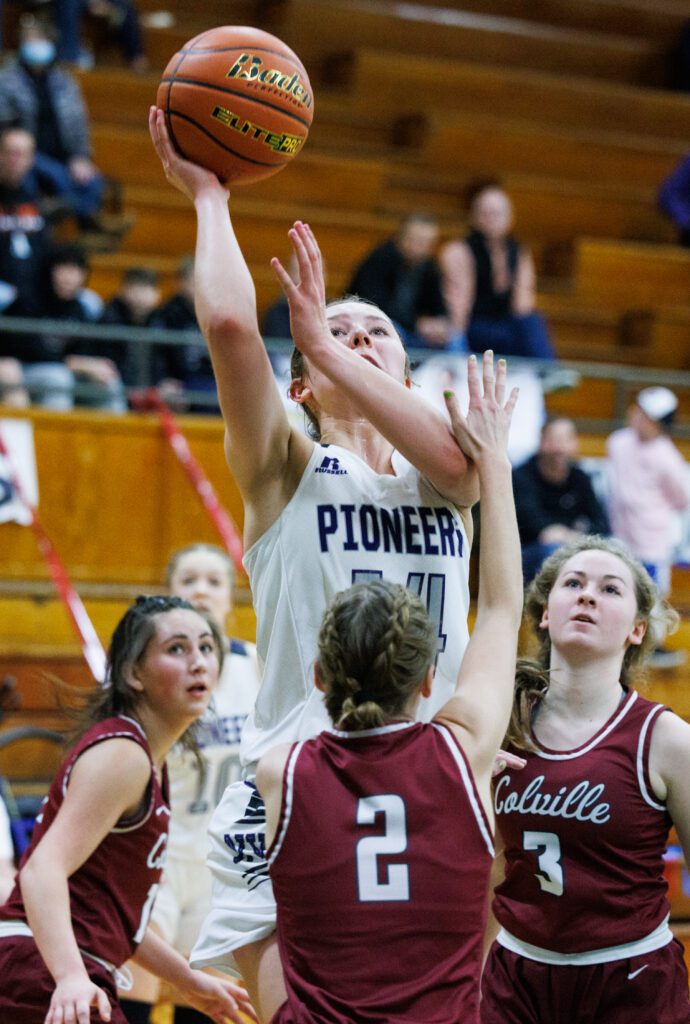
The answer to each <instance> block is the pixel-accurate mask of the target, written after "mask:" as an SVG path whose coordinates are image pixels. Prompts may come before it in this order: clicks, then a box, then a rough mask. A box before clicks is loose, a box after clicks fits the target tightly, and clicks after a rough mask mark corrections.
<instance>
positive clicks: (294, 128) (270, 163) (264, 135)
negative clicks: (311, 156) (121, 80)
mask: <svg viewBox="0 0 690 1024" xmlns="http://www.w3.org/2000/svg"><path fill="white" fill-rule="evenodd" d="M156 104H157V106H158V107H160V108H161V110H163V111H164V112H165V119H166V123H167V126H168V131H169V133H170V137H171V140H172V142H173V144H174V145H175V147H176V149H177V150H178V152H179V153H181V154H182V156H184V157H186V158H187V159H188V160H192V161H193V162H194V163H197V164H201V165H202V166H203V167H206V168H207V169H208V170H209V171H213V172H214V173H215V174H217V175H218V177H219V178H220V179H221V181H223V182H226V183H233V184H250V183H252V182H255V181H261V180H262V179H263V178H268V177H269V176H270V175H272V174H275V173H276V172H277V171H279V170H280V169H281V168H282V167H285V165H286V164H287V163H289V162H290V161H291V160H292V159H293V158H294V157H295V156H296V155H297V154H298V153H299V151H300V150H301V148H302V146H303V145H304V143H305V140H306V138H307V135H308V133H309V127H310V125H311V122H312V117H313V115H314V97H313V94H312V90H311V85H310V84H309V78H308V76H307V72H306V71H305V70H304V67H303V65H302V62H301V61H300V60H299V58H298V57H297V56H296V55H295V54H294V53H293V52H292V50H291V49H290V48H289V47H288V46H286V45H285V43H283V42H281V40H280V39H277V38H276V37H275V36H272V35H270V34H269V33H268V32H262V31H261V29H257V28H250V27H245V26H235V25H225V26H223V27H221V28H213V29H209V30H208V31H207V32H202V33H201V35H198V36H195V37H194V39H191V40H190V41H189V42H188V43H186V44H185V46H184V47H183V48H182V49H181V50H180V51H179V52H178V53H176V54H175V56H174V57H173V58H172V60H171V61H170V62H169V63H168V66H167V67H166V69H165V71H164V72H163V77H162V79H161V83H160V85H159V87H158V95H157V97H156Z"/></svg>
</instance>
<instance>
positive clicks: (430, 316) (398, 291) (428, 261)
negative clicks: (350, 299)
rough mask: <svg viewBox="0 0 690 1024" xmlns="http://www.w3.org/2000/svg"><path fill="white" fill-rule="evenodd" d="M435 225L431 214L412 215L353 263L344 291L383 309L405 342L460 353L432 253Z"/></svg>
mask: <svg viewBox="0 0 690 1024" xmlns="http://www.w3.org/2000/svg"><path fill="white" fill-rule="evenodd" d="M438 240H439V227H438V224H437V222H436V220H435V219H434V218H433V217H429V216H427V215H426V214H423V213H413V214H410V215H409V216H408V217H405V219H404V220H403V221H402V223H401V225H400V227H399V229H398V232H397V234H396V235H395V237H394V238H390V239H389V240H388V241H387V242H384V243H383V244H382V245H379V246H377V247H376V248H375V249H374V250H373V251H372V252H371V253H369V255H368V256H367V257H366V258H365V259H364V260H363V262H362V263H360V265H359V266H358V267H357V269H356V270H355V273H354V275H353V277H352V279H351V281H350V283H349V285H348V287H347V291H348V292H350V293H352V294H353V295H358V296H359V297H360V298H362V299H368V300H369V302H373V303H375V304H376V305H377V306H379V308H380V309H382V310H383V311H384V313H387V314H388V316H389V317H390V318H391V319H392V320H393V321H394V322H395V324H396V326H397V327H398V329H399V331H400V334H401V337H402V339H403V341H404V342H405V344H406V345H410V346H413V347H414V346H419V347H421V348H430V349H435V350H437V351H438V350H445V351H464V345H463V343H462V337H457V336H456V335H455V334H454V333H453V331H452V330H451V324H450V320H449V317H448V311H447V309H446V304H445V301H444V298H443V291H442V287H441V274H440V271H439V269H438V266H437V264H436V262H435V259H434V255H435V252H436V248H437V246H438Z"/></svg>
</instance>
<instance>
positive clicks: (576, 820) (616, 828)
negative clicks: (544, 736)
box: [494, 690, 671, 953]
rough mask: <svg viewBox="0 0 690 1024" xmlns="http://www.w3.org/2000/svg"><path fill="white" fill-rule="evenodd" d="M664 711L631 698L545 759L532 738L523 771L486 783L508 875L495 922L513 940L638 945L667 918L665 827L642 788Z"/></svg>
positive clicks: (662, 811)
mask: <svg viewBox="0 0 690 1024" xmlns="http://www.w3.org/2000/svg"><path fill="white" fill-rule="evenodd" d="M664 710H665V709H664V707H663V706H662V705H660V704H653V703H652V702H651V701H648V700H645V698H644V697H640V696H639V694H637V693H636V692H635V691H634V690H633V691H630V692H628V693H627V694H626V695H625V697H624V699H623V701H622V702H621V704H620V705H619V706H618V708H617V710H616V711H615V712H614V714H613V715H612V716H611V718H610V719H609V721H608V722H606V724H605V725H604V726H603V727H602V728H601V729H600V730H599V731H598V732H597V733H596V734H595V735H594V736H592V738H591V739H590V740H588V742H587V743H585V744H583V745H582V746H580V747H579V748H577V749H576V750H568V751H553V750H548V749H547V748H545V747H543V746H542V745H540V744H539V742H538V740H537V738H536V736H535V737H533V740H534V742H535V745H536V747H537V749H536V750H535V751H534V752H528V753H526V754H524V756H525V757H526V759H527V766H526V767H525V768H523V769H521V770H520V771H510V770H506V771H505V772H503V774H502V775H501V776H499V778H497V779H496V781H495V793H494V806H495V809H496V824H497V828H498V829H499V831H500V833H501V836H502V837H503V840H504V842H505V846H506V877H505V881H504V882H503V883H502V884H501V885H499V886H498V888H497V889H496V898H495V900H494V913H495V915H496V918H497V920H498V921H499V923H500V924H501V925H502V926H503V927H504V928H505V929H506V931H508V932H509V933H510V934H511V935H514V936H515V937H516V938H518V939H520V940H521V941H522V942H527V943H530V944H531V945H534V946H539V947H541V948H542V949H548V950H553V951H555V952H557V953H581V952H585V951H589V950H596V949H603V948H605V947H611V946H618V945H621V944H623V943H629V942H633V941H635V940H637V939H641V938H643V937H645V936H647V935H649V934H650V933H651V932H652V931H654V929H655V928H657V927H658V926H659V925H660V924H661V923H662V922H663V920H664V918H665V917H666V916H667V915H668V913H669V907H668V902H667V899H666V890H667V886H666V882H665V881H664V879H663V853H664V850H665V849H666V840H667V837H668V832H669V828H670V826H671V819H670V817H669V815H668V812H667V810H666V807H665V806H664V805H663V804H662V803H660V802H659V800H657V799H656V797H655V795H654V792H653V790H652V787H651V783H650V779H649V747H650V742H651V736H652V730H653V728H654V724H655V722H656V721H657V720H658V717H659V715H660V714H661V713H662V712H663V711H664ZM538 725H539V719H537V722H536V727H535V728H536V729H538ZM520 753H524V752H523V751H520Z"/></svg>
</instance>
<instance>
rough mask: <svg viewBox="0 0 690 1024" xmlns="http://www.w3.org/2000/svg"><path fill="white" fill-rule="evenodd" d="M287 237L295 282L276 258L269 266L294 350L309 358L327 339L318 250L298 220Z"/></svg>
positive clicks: (323, 289) (327, 332)
mask: <svg viewBox="0 0 690 1024" xmlns="http://www.w3.org/2000/svg"><path fill="white" fill-rule="evenodd" d="M288 237H289V239H290V242H291V243H292V249H293V252H294V254H295V259H296V260H297V270H298V275H299V276H298V280H297V281H293V280H292V278H291V277H290V275H289V274H288V272H287V270H286V269H285V267H283V265H282V263H281V262H280V260H279V259H277V258H276V257H274V258H273V259H272V260H271V266H272V267H273V271H274V273H275V275H276V277H277V278H278V281H279V282H280V286H281V288H282V289H283V292H284V293H285V297H286V298H287V300H288V304H289V306H290V328H291V331H292V339H293V341H294V343H295V347H296V348H297V349H299V351H300V352H301V353H302V354H303V355H305V356H309V355H311V354H313V352H314V350H315V347H318V345H322V344H323V343H324V341H326V340H328V339H330V331H329V328H328V322H327V320H326V286H325V283H324V276H323V262H322V259H321V250H320V249H319V246H318V243H317V241H316V238H315V237H314V233H313V231H312V230H311V228H310V227H309V225H308V224H303V223H302V221H300V220H298V221H295V223H294V225H293V227H292V228H291V229H290V230H289V231H288Z"/></svg>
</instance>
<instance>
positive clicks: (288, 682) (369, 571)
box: [241, 445, 469, 775]
mask: <svg viewBox="0 0 690 1024" xmlns="http://www.w3.org/2000/svg"><path fill="white" fill-rule="evenodd" d="M393 466H394V469H395V474H396V475H394V476H393V475H381V474H378V473H376V472H374V470H373V469H371V468H370V467H369V466H368V465H367V464H366V463H365V462H364V461H363V460H362V459H360V458H359V457H358V456H357V455H355V454H354V453H352V452H350V451H348V450H347V449H345V448H341V447H337V446H335V445H315V447H314V452H313V454H312V457H311V458H310V460H309V463H308V465H307V468H306V470H305V472H304V476H303V477H302V479H301V481H300V483H299V486H298V487H297V490H296V492H295V494H294V495H293V497H292V499H291V501H290V502H289V503H288V505H287V506H286V508H285V509H284V510H283V512H282V514H281V515H280V517H279V518H278V519H277V520H276V522H275V523H273V525H272V526H271V527H270V528H269V529H268V530H267V531H266V533H265V534H263V536H262V537H260V538H259V540H258V541H256V543H255V544H253V545H252V547H251V548H250V549H249V550H248V551H247V552H245V556H244V564H245V566H246V568H247V572H248V574H249V581H250V583H251V588H252V594H253V598H254V608H255V610H256V619H257V650H258V653H259V659H260V661H261V662H262V663H263V674H262V685H261V690H260V692H259V696H258V699H257V702H256V705H255V707H254V711H253V713H252V714H250V716H249V718H248V719H247V722H246V724H245V727H244V729H243V732H242V744H241V760H242V764H243V765H244V766H246V768H247V774H249V775H251V774H252V773H253V767H254V765H255V764H256V762H257V761H258V760H259V758H260V757H262V756H263V754H265V753H266V751H267V750H270V749H271V747H274V746H275V745H276V744H278V743H286V742H292V741H294V740H298V739H308V738H311V737H312V736H316V735H317V734H318V733H319V732H321V731H322V729H324V728H325V727H326V726H328V725H330V724H331V723H330V721H329V719H328V715H327V713H326V708H325V705H324V703H323V698H322V696H321V694H320V693H319V691H318V690H316V688H315V686H314V680H313V664H314V661H315V659H316V653H317V639H318V634H319V630H320V627H321V620H322V618H323V615H324V612H325V610H326V608H327V606H328V604H329V603H330V601H331V599H332V597H333V596H334V595H335V594H337V593H338V592H339V591H341V590H345V589H347V588H348V587H350V586H352V584H353V583H361V582H366V581H367V580H369V579H373V578H381V577H383V579H386V580H390V581H391V582H393V583H402V584H403V585H405V586H407V587H409V589H410V590H412V591H414V592H415V593H416V594H418V595H419V596H420V597H421V599H422V600H423V601H424V602H425V604H426V606H427V609H428V611H429V614H430V616H431V618H432V619H433V620H434V621H435V622H437V623H438V648H437V662H436V677H435V680H434V686H433V692H432V696H431V697H430V698H429V699H428V700H423V701H422V705H421V707H420V713H419V718H420V719H421V720H423V721H428V720H429V719H430V718H431V717H433V715H434V714H435V713H436V711H437V710H438V709H439V708H440V707H441V706H442V705H443V704H445V702H446V701H447V700H448V698H449V697H450V696H451V694H452V693H453V690H454V688H455V682H456V679H457V675H458V671H459V668H460V663H461V661H462V657H463V654H464V653H465V647H466V645H467V639H468V634H467V613H468V609H469V589H468V582H467V579H468V568H469V544H468V541H467V536H466V533H465V529H464V526H463V522H462V518H461V516H460V514H459V512H458V510H457V509H456V507H455V506H454V505H453V504H452V503H451V502H449V501H447V500H446V499H444V498H442V497H441V495H440V494H439V493H438V492H437V491H436V490H435V489H434V488H433V487H432V486H431V484H429V483H428V482H427V481H426V480H424V478H423V477H422V476H421V475H420V473H419V472H418V471H417V470H416V469H415V468H414V467H413V466H411V465H410V463H409V462H407V461H406V460H405V459H403V458H402V456H400V455H399V454H398V453H396V454H395V455H394V461H393Z"/></svg>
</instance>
